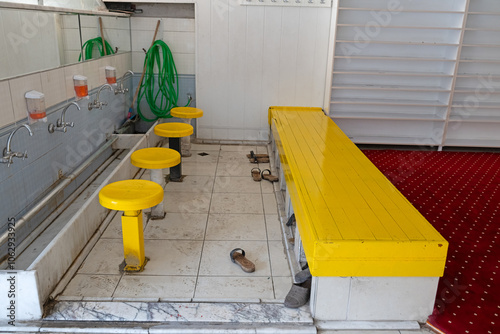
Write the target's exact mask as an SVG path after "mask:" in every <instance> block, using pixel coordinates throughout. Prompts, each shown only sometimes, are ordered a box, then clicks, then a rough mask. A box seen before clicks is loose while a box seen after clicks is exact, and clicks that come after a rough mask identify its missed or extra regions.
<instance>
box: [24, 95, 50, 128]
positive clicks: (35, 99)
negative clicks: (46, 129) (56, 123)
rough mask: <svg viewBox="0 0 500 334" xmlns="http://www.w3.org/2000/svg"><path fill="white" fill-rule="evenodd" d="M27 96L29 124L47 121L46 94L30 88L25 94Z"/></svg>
mask: <svg viewBox="0 0 500 334" xmlns="http://www.w3.org/2000/svg"><path fill="white" fill-rule="evenodd" d="M24 97H25V98H26V107H27V108H28V121H29V124H33V123H36V122H40V121H41V122H47V113H46V111H45V95H44V94H43V93H40V92H37V91H36V90H30V91H29V92H26V94H24Z"/></svg>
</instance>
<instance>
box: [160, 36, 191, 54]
mask: <svg viewBox="0 0 500 334" xmlns="http://www.w3.org/2000/svg"><path fill="white" fill-rule="evenodd" d="M163 41H164V42H165V43H167V45H168V47H169V48H170V51H172V53H173V52H176V53H194V52H195V48H196V46H195V38H194V32H185V31H177V32H171V31H169V32H165V33H164V34H163Z"/></svg>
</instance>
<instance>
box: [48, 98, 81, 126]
mask: <svg viewBox="0 0 500 334" xmlns="http://www.w3.org/2000/svg"><path fill="white" fill-rule="evenodd" d="M71 105H74V106H76V108H77V109H78V110H80V106H79V105H78V104H77V103H76V102H71V103H70V104H68V105H67V106H66V107H64V109H63V111H62V113H61V118H60V119H58V120H57V122H56V126H54V124H52V123H50V124H49V132H50V133H54V131H60V132H66V127H67V126H69V127H70V128H72V127H74V126H75V123H73V122H66V120H65V117H66V110H68V108H69V107H70V106H71Z"/></svg>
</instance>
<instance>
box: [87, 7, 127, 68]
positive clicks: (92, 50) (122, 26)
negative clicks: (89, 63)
mask: <svg viewBox="0 0 500 334" xmlns="http://www.w3.org/2000/svg"><path fill="white" fill-rule="evenodd" d="M100 22H101V23H102V31H103V35H104V41H105V44H106V49H105V50H104V48H103V47H102V45H103V44H102V38H101V28H100V24H101V23H100ZM80 25H81V33H82V43H83V57H82V59H83V60H90V59H96V58H99V57H102V56H104V55H110V54H115V53H123V52H129V51H130V50H131V46H130V20H129V18H128V17H113V16H94V15H81V14H80ZM104 52H106V54H104Z"/></svg>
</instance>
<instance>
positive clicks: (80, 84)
mask: <svg viewBox="0 0 500 334" xmlns="http://www.w3.org/2000/svg"><path fill="white" fill-rule="evenodd" d="M73 84H74V86H75V93H76V98H77V99H81V98H88V96H89V87H88V85H87V77H85V76H83V75H75V76H73Z"/></svg>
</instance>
